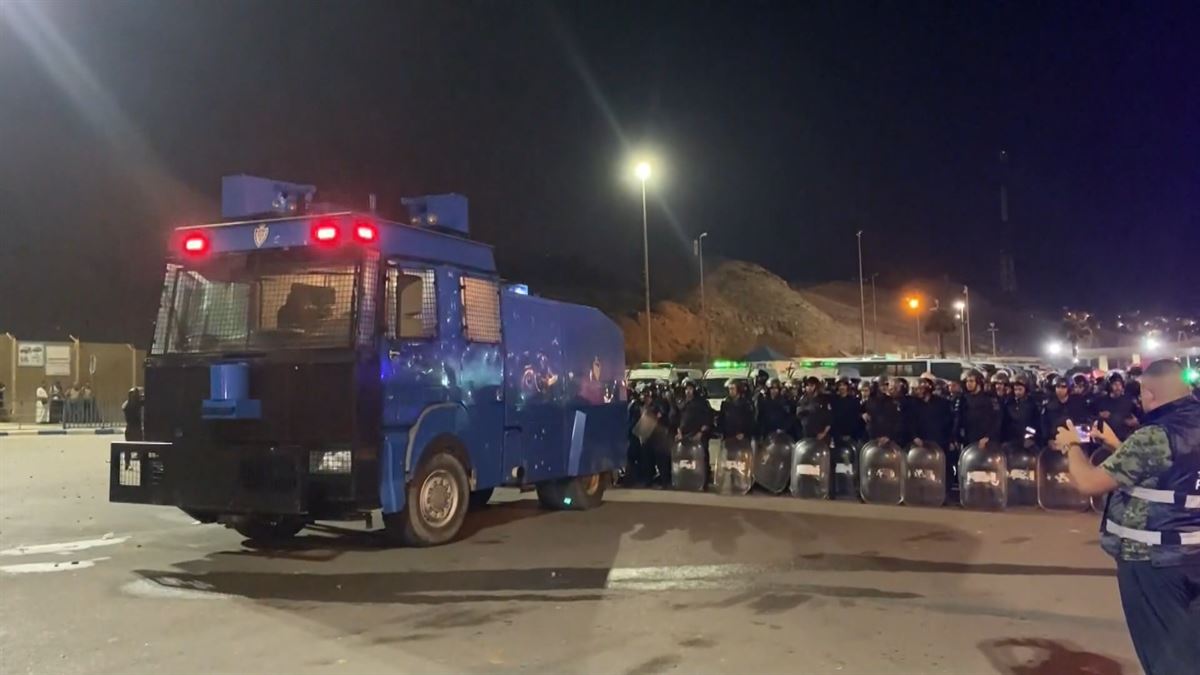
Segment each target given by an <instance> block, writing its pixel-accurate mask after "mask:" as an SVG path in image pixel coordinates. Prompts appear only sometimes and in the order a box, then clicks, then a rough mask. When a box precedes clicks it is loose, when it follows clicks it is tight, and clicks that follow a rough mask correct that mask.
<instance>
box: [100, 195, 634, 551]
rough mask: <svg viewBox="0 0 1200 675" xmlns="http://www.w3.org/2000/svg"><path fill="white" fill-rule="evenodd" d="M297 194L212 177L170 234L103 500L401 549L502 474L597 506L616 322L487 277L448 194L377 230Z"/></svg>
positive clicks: (618, 437) (261, 535)
mask: <svg viewBox="0 0 1200 675" xmlns="http://www.w3.org/2000/svg"><path fill="white" fill-rule="evenodd" d="M314 193H315V189H314V188H313V187H312V186H308V185H297V184H292V183H285V182H282V181H274V180H269V179H264V178H257V177H252V176H231V177H226V178H225V179H224V182H223V185H222V217H223V219H224V220H223V222H219V223H214V224H211V225H195V226H188V227H181V228H178V229H177V230H175V231H174V233H173V235H172V239H171V245H170V253H169V254H168V262H167V265H166V275H165V279H164V283H163V288H162V296H161V302H160V305H159V309H158V317H157V321H156V323H155V329H154V343H153V347H152V348H151V350H150V354H149V356H148V357H147V361H146V377H145V408H144V424H143V436H142V438H141V439H140V440H136V441H134V440H130V441H127V442H121V443H114V444H113V445H112V449H111V460H112V461H111V474H110V478H109V498H110V500H111V501H113V502H129V503H140V504H158V505H170V506H175V507H178V508H180V509H182V510H184V511H185V512H186V513H188V514H189V515H191V516H192V517H194V518H195V519H197V520H199V521H201V522H206V523H222V524H225V525H228V526H230V527H233V528H234V529H236V530H237V531H238V532H240V533H241V534H243V535H244V536H246V537H248V538H250V539H255V540H272V539H279V538H284V537H290V536H292V535H294V534H296V533H297V532H299V531H300V530H301V529H302V528H304V527H305V526H306V525H307V524H309V523H312V522H313V521H316V520H359V519H368V520H370V519H372V518H371V516H372V514H375V513H379V512H381V513H382V521H383V525H384V529H385V531H386V532H387V533H388V534H389V535H392V536H394V537H395V539H396V540H398V541H400V542H403V543H406V544H409V545H416V546H427V545H434V544H441V543H444V542H447V541H450V540H451V539H453V538H454V537H455V535H456V534H457V533H458V531H459V529H460V527H461V526H462V524H463V520H464V518H465V517H466V515H467V512H468V511H469V510H470V509H472V508H477V507H480V506H483V505H485V504H486V503H487V501H488V499H489V498H490V497H491V494H492V490H493V489H494V488H496V487H499V486H515V487H521V488H525V489H536V490H537V495H538V499H539V501H540V502H541V504H542V505H543V506H544V507H545V508H550V509H588V508H591V507H594V506H597V505H599V504H600V501H601V499H602V497H603V495H604V491H605V488H606V487H607V486H608V485H609V484H610V481H611V477H612V476H613V475H614V473H615V472H616V471H617V470H618V469H620V468H621V466H622V465H623V463H624V461H625V442H626V429H625V424H626V419H625V417H626V407H625V406H626V402H625V397H626V396H625V386H624V382H623V381H622V379H623V370H622V369H623V368H624V363H625V354H624V350H623V340H622V337H621V334H620V331H619V329H618V328H617V327H616V325H614V324H613V323H612V322H611V321H610V320H608V319H607V318H606V317H605V316H604V315H603V314H601V313H600V312H599V311H598V310H596V309H593V308H590V307H582V306H578V305H571V304H566V303H562V302H555V301H552V300H548V299H544V298H539V297H535V296H533V295H530V294H529V292H528V290H527V289H526V287H524V286H522V285H517V284H509V283H505V282H504V281H503V280H502V279H501V278H500V277H499V275H498V274H497V271H496V264H495V260H494V258H493V255H492V249H491V248H490V247H489V246H487V245H485V244H482V243H479V242H476V241H472V240H471V239H470V238H469V236H468V235H469V232H468V223H467V200H466V199H465V198H463V197H462V196H459V195H453V194H449V195H435V196H427V197H418V198H413V199H405V200H404V205H405V207H406V209H407V210H408V211H409V219H408V221H407V222H391V221H388V220H384V219H382V218H379V217H377V216H376V215H375V214H374V213H370V212H355V211H350V210H340V209H338V208H336V207H327V206H321V205H319V204H317V203H315V202H314V200H313V195H314ZM131 432H132V433H128V434H127V436H130V437H135V438H136V437H137V432H138V430H136V429H132V430H131Z"/></svg>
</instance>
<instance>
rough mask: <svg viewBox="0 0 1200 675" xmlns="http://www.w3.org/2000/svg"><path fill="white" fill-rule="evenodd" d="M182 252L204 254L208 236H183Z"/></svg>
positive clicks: (206, 248) (206, 250) (206, 249)
mask: <svg viewBox="0 0 1200 675" xmlns="http://www.w3.org/2000/svg"><path fill="white" fill-rule="evenodd" d="M183 252H184V253H187V254H188V255H204V254H205V253H207V252H208V237H206V236H204V235H202V234H189V235H187V236H186V237H184V238H183Z"/></svg>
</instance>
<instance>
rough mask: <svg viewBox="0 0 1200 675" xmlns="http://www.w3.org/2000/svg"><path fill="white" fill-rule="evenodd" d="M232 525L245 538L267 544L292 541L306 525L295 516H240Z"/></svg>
mask: <svg viewBox="0 0 1200 675" xmlns="http://www.w3.org/2000/svg"><path fill="white" fill-rule="evenodd" d="M230 524H231V525H232V526H233V529H235V530H237V532H238V534H240V535H242V536H243V537H245V538H247V539H249V540H251V541H256V542H259V543H264V544H266V543H270V542H277V541H284V540H287V539H291V538H292V537H294V536H296V533H298V532H299V531H300V530H302V529H304V526H305V524H306V523H305V522H304V519H303V518H297V517H295V516H275V517H268V516H238V517H236V518H234V519H233V520H232V521H231V522H230Z"/></svg>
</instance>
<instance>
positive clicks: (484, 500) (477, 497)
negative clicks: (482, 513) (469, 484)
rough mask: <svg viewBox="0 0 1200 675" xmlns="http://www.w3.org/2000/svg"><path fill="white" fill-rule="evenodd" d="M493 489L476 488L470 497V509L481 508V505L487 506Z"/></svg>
mask: <svg viewBox="0 0 1200 675" xmlns="http://www.w3.org/2000/svg"><path fill="white" fill-rule="evenodd" d="M495 491H496V489H495V488H484V489H482V490H476V491H474V492H472V493H471V499H470V505H471V509H472V510H475V509H482V508H483V507H485V506H487V505H488V502H490V501H492V493H493V492H495Z"/></svg>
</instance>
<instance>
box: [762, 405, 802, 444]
mask: <svg viewBox="0 0 1200 675" xmlns="http://www.w3.org/2000/svg"><path fill="white" fill-rule="evenodd" d="M794 420H795V417H794V416H793V415H792V411H791V408H790V407H789V406H788V402H787V399H785V398H784V397H783V396H778V397H776V398H771V395H770V394H767V395H766V396H763V397H762V398H760V399H759V400H758V435H759V436H760V437H763V438H765V437H767V436H770V435H771V434H773V433H775V432H776V431H782V432H783V433H785V434H788V435H790V436H793V437H795V432H794V430H793V429H792V427H793V421H794Z"/></svg>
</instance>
